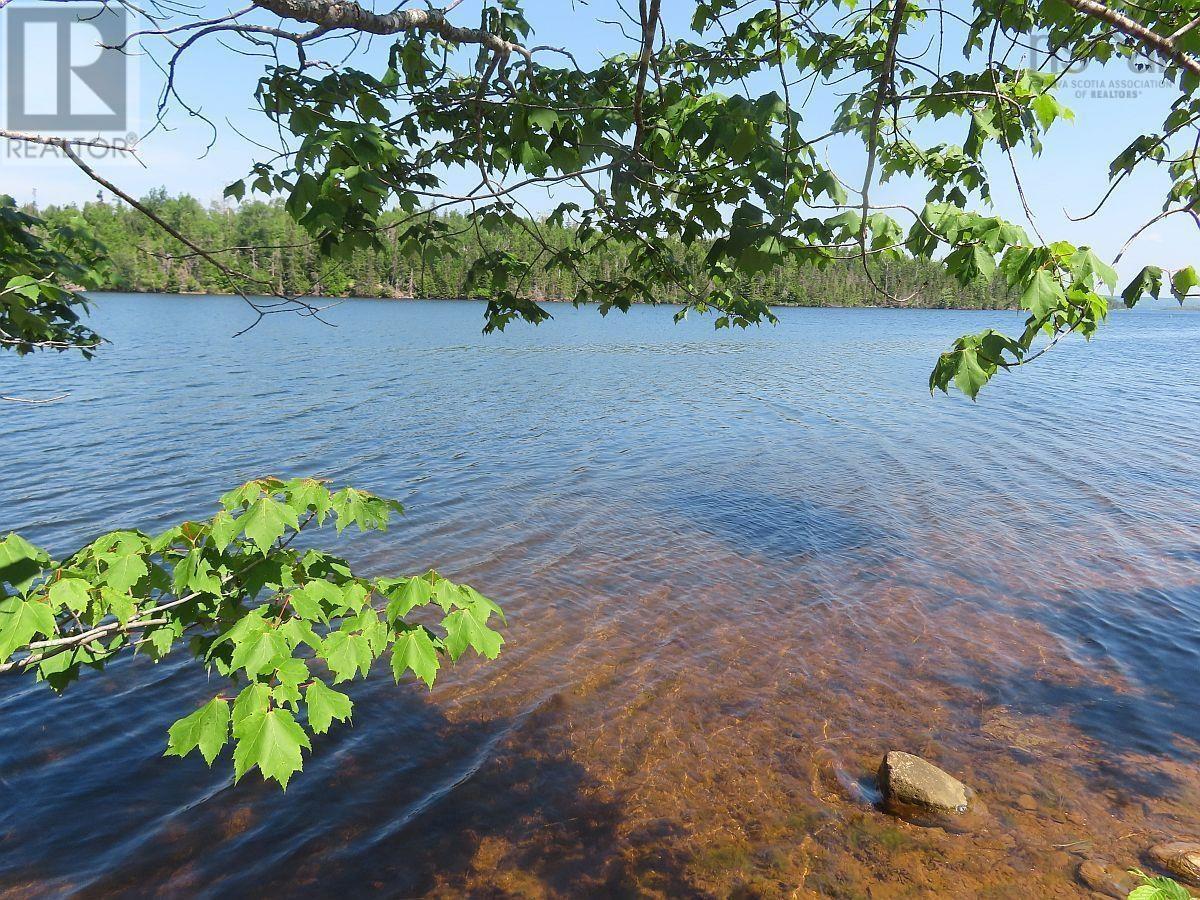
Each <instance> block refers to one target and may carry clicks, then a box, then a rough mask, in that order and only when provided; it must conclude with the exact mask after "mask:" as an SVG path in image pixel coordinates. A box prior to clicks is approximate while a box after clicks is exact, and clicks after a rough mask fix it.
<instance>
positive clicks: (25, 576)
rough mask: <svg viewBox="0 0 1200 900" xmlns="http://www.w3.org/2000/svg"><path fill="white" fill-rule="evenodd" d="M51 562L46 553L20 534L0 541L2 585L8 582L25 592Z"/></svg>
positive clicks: (0, 582) (0, 580) (0, 576)
mask: <svg viewBox="0 0 1200 900" xmlns="http://www.w3.org/2000/svg"><path fill="white" fill-rule="evenodd" d="M49 562H50V557H49V555H47V553H46V551H44V550H40V549H38V548H37V547H35V546H33V544H31V543H29V542H28V541H27V540H25V539H24V538H23V537H21V536H20V535H19V534H15V533H13V534H9V535H7V536H6V537H5V538H4V540H2V541H0V584H2V583H4V582H8V583H9V584H11V585H12V586H13V588H14V589H16V590H17V591H19V592H24V591H25V590H26V589H27V588H28V587H29V585H31V584H33V582H34V580H35V579H36V578H37V577H38V575H39V574H40V573H41V571H42V567H43V566H44V565H46V564H47V563H49Z"/></svg>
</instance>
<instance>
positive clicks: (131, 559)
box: [104, 553, 150, 594]
mask: <svg viewBox="0 0 1200 900" xmlns="http://www.w3.org/2000/svg"><path fill="white" fill-rule="evenodd" d="M149 571H150V570H149V569H148V568H146V561H145V560H144V559H142V557H141V556H140V555H138V554H136V553H126V554H125V555H123V556H117V557H114V558H112V559H110V560H109V561H108V568H107V569H105V570H104V583H105V584H107V585H108V586H109V587H111V588H112V589H113V590H114V591H119V592H121V593H124V594H127V593H129V591H130V590H131V589H132V588H133V586H134V585H135V584H137V583H138V582H139V581H141V579H142V578H143V577H144V576H145V575H147V574H149Z"/></svg>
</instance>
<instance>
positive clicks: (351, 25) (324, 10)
mask: <svg viewBox="0 0 1200 900" xmlns="http://www.w3.org/2000/svg"><path fill="white" fill-rule="evenodd" d="M254 5H255V6H257V7H258V8H259V9H265V10H267V11H268V12H273V13H275V15H277V16H280V17H282V18H284V19H294V20H295V21H297V22H310V23H311V24H313V25H318V26H320V27H321V28H323V29H329V30H332V29H339V28H346V29H350V30H353V31H359V32H365V33H367V34H380V35H387V34H399V33H401V32H404V31H423V32H428V33H430V34H436V35H438V36H439V37H441V38H444V39H445V40H447V41H450V42H452V43H456V44H479V45H480V46H483V47H486V48H488V49H489V50H493V51H495V52H496V53H500V54H502V55H505V56H507V55H508V54H510V53H516V54H518V55H520V56H523V57H525V59H529V58H530V57H531V55H532V54H531V52H530V51H529V50H527V49H526V48H525V47H522V46H521V45H520V44H514V43H512V42H511V41H506V40H504V39H503V38H502V37H500V36H499V35H495V34H492V33H491V32H489V31H485V30H484V29H482V28H463V27H461V26H458V25H453V24H451V23H450V22H449V21H448V20H447V19H446V10H441V9H407V10H397V11H396V12H391V13H383V14H380V13H376V12H372V11H371V10H368V9H364V8H363V7H362V6H359V5H358V4H357V3H355V2H353V0H350V2H343V0H254ZM451 8H453V4H452V5H451V6H450V7H447V10H448V9H451Z"/></svg>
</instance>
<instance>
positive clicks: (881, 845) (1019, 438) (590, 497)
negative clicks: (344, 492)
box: [0, 295, 1200, 898]
mask: <svg viewBox="0 0 1200 900" xmlns="http://www.w3.org/2000/svg"><path fill="white" fill-rule="evenodd" d="M552 311H553V312H554V313H555V320H554V321H552V322H549V323H547V324H545V325H543V326H541V327H539V328H531V327H524V326H513V327H511V328H510V330H509V331H508V332H507V333H504V334H501V335H494V336H483V335H482V334H481V333H480V328H481V325H482V305H481V304H475V303H467V302H461V303H459V302H453V303H449V302H448V303H419V302H372V301H354V302H347V303H345V304H343V305H341V306H339V307H338V308H337V309H335V310H332V311H331V312H330V317H331V320H332V321H333V322H334V323H336V325H337V327H336V328H329V327H325V326H323V325H320V324H318V323H316V322H314V321H313V320H311V319H305V320H302V319H298V318H293V317H282V316H280V317H275V318H273V319H270V320H268V321H267V322H265V323H264V324H263V325H261V326H260V327H258V328H256V329H254V330H253V331H251V332H249V333H248V334H246V335H245V336H243V337H240V338H237V339H233V338H231V334H232V333H233V332H234V331H235V330H237V328H238V327H240V326H242V325H244V324H245V323H246V321H247V316H246V313H245V310H244V308H243V307H242V306H241V305H239V302H238V301H236V300H231V299H220V298H195V297H186V298H182V297H125V296H112V295H107V296H103V297H101V298H100V301H99V303H98V306H97V312H96V315H95V322H96V325H97V327H98V329H99V330H100V331H101V332H102V333H103V334H105V335H106V336H107V337H108V338H109V339H111V340H112V342H113V346H111V347H108V348H106V349H105V350H104V351H103V352H102V353H101V354H100V356H99V357H98V358H97V359H96V360H94V361H92V362H90V363H87V362H83V361H80V360H76V359H72V358H70V357H66V356H55V357H51V356H45V357H40V358H36V359H25V360H17V359H15V358H12V357H10V356H6V357H5V358H3V359H0V393H6V394H22V395H26V396H29V395H37V394H45V393H58V392H62V391H69V392H70V396H69V397H68V398H67V399H66V400H63V401H61V402H59V403H57V404H54V405H50V406H25V405H14V404H7V405H3V406H0V421H2V422H3V429H2V431H0V458H2V459H3V465H2V468H0V532H4V531H7V530H10V529H16V530H19V531H20V532H21V533H22V534H24V535H25V536H26V537H28V538H30V539H32V540H35V541H37V542H38V543H41V544H43V545H45V546H48V547H49V548H50V549H51V550H52V551H55V552H57V553H63V552H66V551H68V550H69V549H71V548H73V547H74V546H75V545H77V544H79V543H81V542H83V541H85V540H86V539H88V538H89V537H90V536H91V535H93V534H94V533H96V532H97V531H99V530H102V529H110V528H115V527H119V526H138V527H142V528H145V529H155V528H160V527H163V526H165V525H167V524H169V523H171V522H174V521H176V520H178V519H180V518H183V517H198V516H205V515H210V514H211V513H212V511H213V510H214V501H215V498H216V496H217V495H218V494H219V493H220V492H222V491H223V490H225V489H227V488H228V487H229V486H231V485H234V484H236V483H240V482H241V481H244V480H246V479H248V478H250V477H253V476H257V475H262V474H278V475H293V474H305V475H317V476H322V477H326V478H330V479H332V480H333V481H335V482H352V483H354V484H356V485H360V486H363V487H367V488H370V489H374V490H376V491H378V492H380V493H383V494H387V495H390V496H393V497H396V498H398V499H400V500H402V501H403V502H404V504H405V505H406V507H407V509H408V514H407V515H406V516H405V517H404V519H403V520H402V521H401V522H400V523H399V525H398V527H396V528H395V529H393V530H392V531H391V532H389V533H388V534H386V535H375V534H369V535H357V534H351V533H349V532H348V533H347V535H346V536H345V537H344V538H342V539H335V538H334V537H333V533H332V531H330V543H331V544H333V546H335V547H336V548H337V549H338V550H339V551H341V552H343V553H344V555H346V556H347V557H349V558H350V559H351V560H353V561H354V562H355V563H356V565H358V566H361V567H362V568H363V569H364V570H365V571H368V572H371V573H384V572H395V573H405V572H412V571H415V570H421V569H424V568H426V567H428V566H430V565H434V566H436V567H437V568H438V569H439V570H443V571H445V572H446V573H447V574H449V575H451V576H452V577H456V578H459V579H463V580H466V581H468V582H470V583H472V584H474V585H476V586H477V587H478V588H480V589H481V590H483V591H484V592H485V593H487V594H488V595H490V596H492V597H495V598H497V599H498V600H500V601H501V602H502V603H503V604H504V606H505V608H506V610H507V611H508V613H509V615H510V627H509V628H508V629H507V631H506V638H507V641H508V643H507V646H506V650H505V652H504V653H503V655H502V656H501V657H500V659H499V660H497V661H496V662H494V663H486V662H482V661H477V660H473V659H472V660H464V661H463V662H462V663H460V664H459V665H458V666H457V668H456V669H454V670H453V671H452V672H449V673H448V674H447V675H446V676H445V677H444V680H441V681H439V684H438V686H437V687H436V688H435V689H434V690H433V691H432V693H428V692H426V691H424V690H423V689H419V688H417V687H414V686H412V685H406V686H401V687H399V688H397V687H396V686H394V685H393V684H392V681H391V676H390V674H389V673H388V672H386V671H384V670H385V669H386V667H385V666H382V665H381V666H380V667H379V671H378V672H377V673H376V674H374V675H373V676H372V677H371V678H370V679H369V680H368V681H367V682H365V683H363V682H360V683H357V684H356V685H355V686H354V689H353V691H352V694H353V697H354V700H355V703H356V707H355V710H356V712H355V721H354V724H353V727H340V728H335V729H334V731H333V733H332V734H330V735H328V736H326V737H324V738H320V739H317V740H316V741H315V742H314V752H313V753H312V754H311V755H310V756H309V757H308V759H307V760H306V765H305V772H304V773H303V775H300V776H297V777H296V778H295V779H294V780H293V782H292V785H291V786H290V787H289V788H288V790H287V792H286V794H284V793H281V792H280V791H279V790H278V789H277V788H276V787H274V786H269V787H268V786H265V785H263V784H262V782H261V780H260V779H259V778H258V776H257V774H256V773H252V774H251V775H250V776H247V777H246V778H245V779H244V780H243V782H242V783H241V784H238V785H236V786H235V785H233V784H232V778H231V765H230V764H229V761H228V758H227V757H222V759H221V760H220V761H219V762H218V765H217V766H216V768H215V769H214V770H211V771H210V770H209V769H208V768H206V767H205V766H204V764H203V762H202V761H200V760H199V759H198V758H193V759H188V760H184V761H179V760H168V759H163V758H162V757H161V753H162V749H163V747H164V745H165V732H166V728H167V726H168V725H169V724H170V723H171V722H172V721H173V720H174V719H175V718H176V717H177V716H179V715H181V714H182V713H183V712H185V711H188V710H190V709H191V708H192V707H193V705H195V704H197V703H199V702H201V701H202V700H203V699H205V698H207V697H209V696H211V695H212V694H213V693H214V689H215V686H216V682H215V681H213V682H209V681H208V680H207V679H206V677H205V676H204V674H203V673H201V672H199V671H198V670H197V666H195V665H194V664H192V663H189V662H188V661H187V660H180V661H179V662H173V661H168V662H165V663H163V664H160V665H157V666H156V665H152V664H150V663H149V662H148V661H146V660H144V659H140V658H139V659H132V660H125V661H122V662H120V663H118V664H116V665H113V666H112V667H111V668H110V669H109V674H108V675H107V676H95V675H94V674H93V675H92V676H91V677H85V678H84V679H83V681H82V682H81V683H79V684H77V685H75V686H74V687H73V688H72V689H71V690H70V691H69V692H68V693H67V694H66V696H65V697H63V698H61V699H59V698H55V697H54V696H53V695H51V694H50V692H49V691H48V690H46V689H45V688H44V687H42V686H37V685H34V684H32V683H31V682H28V681H6V682H4V683H3V684H0V722H2V723H3V726H2V728H0V894H4V895H15V896H24V895H61V894H64V893H70V892H79V893H81V894H83V895H88V896H92V895H101V894H110V893H117V892H130V893H135V894H151V893H153V894H156V895H165V896H171V895H177V896H184V895H186V896H192V895H197V894H199V895H204V896H263V895H283V896H292V895H308V894H329V893H333V892H335V891H342V892H347V895H348V896H357V895H360V894H364V893H378V894H380V895H386V896H413V895H430V894H432V895H443V896H460V895H462V894H463V893H473V894H476V895H486V896H507V897H541V896H568V895H569V896H581V895H593V896H638V895H640V896H695V895H700V896H709V895H711V896H727V895H730V894H731V893H738V895H740V896H837V897H867V896H870V897H872V898H877V897H893V896H894V897H901V896H932V895H936V896H946V897H958V896H962V897H975V896H979V897H984V896H988V897H1014V898H1015V897H1022V898H1024V897H1033V896H1076V895H1078V896H1083V895H1084V894H1083V892H1082V889H1081V888H1079V887H1078V885H1077V884H1076V882H1075V881H1074V870H1075V867H1076V865H1077V864H1078V862H1079V860H1080V859H1081V858H1082V856H1084V855H1094V856H1103V857H1105V858H1108V859H1110V860H1112V861H1114V862H1116V863H1117V864H1118V865H1120V866H1122V867H1124V866H1127V865H1133V864H1137V863H1138V862H1139V859H1140V858H1141V855H1142V853H1143V852H1144V850H1145V848H1146V847H1147V846H1148V845H1149V844H1151V843H1153V842H1155V841H1156V840H1158V839H1160V838H1161V837H1162V836H1164V835H1173V836H1174V835H1179V836H1184V837H1192V836H1196V835H1197V833H1198V832H1200V771H1198V768H1197V762H1198V761H1200V679H1198V678H1197V675H1198V673H1200V476H1198V475H1197V465H1196V463H1197V447H1198V446H1200V392H1198V391H1197V384H1198V376H1200V362H1198V361H1197V359H1198V357H1197V352H1196V351H1197V349H1198V348H1200V314H1198V313H1197V312H1196V311H1194V310H1179V309H1177V308H1176V309H1174V310H1171V309H1167V308H1158V309H1149V310H1145V311H1137V312H1132V313H1127V312H1120V313H1116V314H1114V316H1113V318H1112V322H1111V324H1110V325H1109V326H1107V327H1106V328H1105V329H1104V330H1103V332H1102V333H1101V335H1100V336H1099V337H1098V338H1097V339H1096V340H1095V341H1094V342H1093V343H1092V345H1091V346H1085V345H1084V344H1083V343H1082V342H1076V343H1071V344H1068V345H1067V346H1063V347H1061V348H1058V349H1057V350H1055V351H1054V352H1053V353H1052V354H1050V355H1048V356H1047V357H1045V358H1044V359H1043V360H1041V361H1040V362H1039V363H1038V364H1037V365H1035V366H1031V367H1030V368H1029V369H1028V370H1024V371H1021V372H1019V373H1017V374H1015V375H1010V376H1006V377H1000V378H998V379H997V380H996V382H995V383H994V384H993V385H992V386H991V387H990V388H989V389H987V390H986V391H985V393H984V394H983V395H982V396H981V400H980V402H979V403H978V404H972V403H971V402H969V401H967V400H965V399H964V398H962V397H959V396H955V397H944V396H941V395H939V396H938V397H936V398H934V397H930V395H929V393H928V390H927V388H926V377H927V373H928V370H929V368H930V366H931V365H932V362H933V360H934V358H935V356H936V354H937V352H938V351H939V350H941V349H943V348H944V347H945V346H947V345H948V344H949V342H950V340H952V339H953V338H954V337H955V336H957V335H959V334H961V333H964V332H967V331H977V330H980V329H981V328H984V327H987V326H988V325H993V324H1000V325H1003V326H1011V327H1013V328H1016V327H1017V325H1016V322H1017V321H1018V320H1017V319H1016V317H1015V316H1014V315H1013V314H1009V313H996V312H984V313H976V312H952V311H916V310H914V311H895V310H892V311H888V310H833V309H831V310H814V309H791V310H781V311H780V313H779V315H780V320H781V321H780V324H779V325H778V326H777V327H774V328H770V327H767V328H762V329H752V330H749V331H745V332H740V331H739V332H730V331H722V332H714V331H713V330H712V328H711V325H710V323H709V322H708V321H706V320H695V321H688V322H685V323H683V324H681V325H675V324H673V323H672V321H671V313H672V310H670V309H661V308H637V309H634V310H633V311H632V312H631V313H630V314H628V315H626V316H622V315H617V314H614V315H612V316H609V317H608V318H607V319H603V318H601V317H600V316H599V315H598V314H597V313H596V312H595V311H594V310H586V309H585V310H574V309H572V308H570V307H565V306H557V305H556V306H554V307H552ZM888 749H905V750H909V751H911V752H914V753H919V754H922V755H924V756H926V757H927V758H929V759H931V760H933V761H935V762H937V763H938V764H940V765H942V766H943V767H944V768H946V769H948V770H949V771H951V772H953V773H955V774H957V775H959V776H960V777H961V778H962V779H963V780H964V781H966V782H967V783H968V784H970V785H972V786H973V787H974V788H975V789H976V790H977V791H978V793H979V796H980V798H981V800H982V801H983V802H984V808H985V817H984V821H983V823H982V824H976V825H973V826H972V827H971V828H969V829H967V830H966V831H965V832H964V833H955V831H956V829H951V830H945V829H942V828H927V827H920V826H918V825H915V824H911V823H908V822H905V821H901V820H899V819H896V818H893V817H890V816H887V815H885V814H883V813H881V812H879V811H877V810H875V809H874V808H873V807H872V806H871V802H870V801H871V797H872V790H873V788H872V777H873V773H874V771H875V768H876V767H877V765H878V763H879V760H880V758H881V756H882V754H883V753H884V752H885V751H886V750H888ZM1023 795H1025V796H1023ZM1018 798H1021V799H1022V800H1023V801H1024V802H1023V804H1022V802H1019V800H1018ZM1026 807H1028V808H1026ZM805 891H807V892H808V893H807V894H806V893H805Z"/></svg>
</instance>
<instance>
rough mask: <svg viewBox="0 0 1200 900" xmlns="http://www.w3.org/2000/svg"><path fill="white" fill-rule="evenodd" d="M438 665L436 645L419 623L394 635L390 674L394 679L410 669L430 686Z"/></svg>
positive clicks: (397, 678) (398, 678)
mask: <svg viewBox="0 0 1200 900" xmlns="http://www.w3.org/2000/svg"><path fill="white" fill-rule="evenodd" d="M440 665H441V663H440V661H439V660H438V654H437V647H436V646H435V645H434V643H433V640H432V639H431V638H430V637H429V632H428V631H426V630H425V629H424V628H422V627H421V626H420V625H414V626H413V627H412V628H409V629H408V630H406V631H403V632H401V633H400V634H398V635H396V643H395V644H393V645H392V675H394V676H395V678H396V681H399V680H400V676H401V675H403V674H404V673H405V671H411V672H412V673H413V674H414V675H416V676H417V677H418V678H420V679H421V680H422V681H424V682H425V684H427V685H428V686H429V687H430V688H432V687H433V680H434V678H436V677H437V671H438V668H439V667H440Z"/></svg>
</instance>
